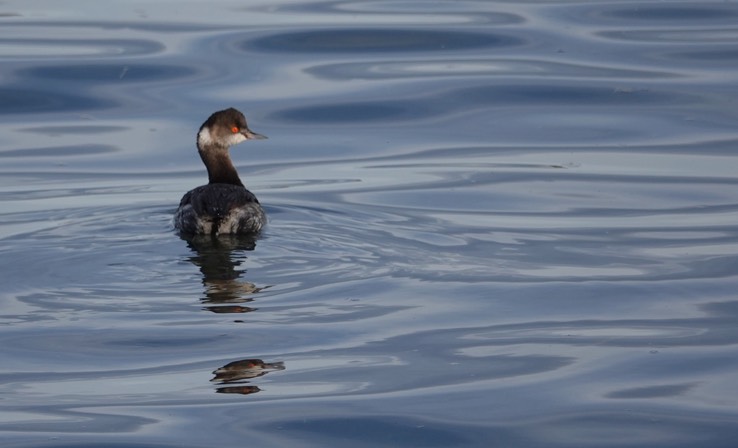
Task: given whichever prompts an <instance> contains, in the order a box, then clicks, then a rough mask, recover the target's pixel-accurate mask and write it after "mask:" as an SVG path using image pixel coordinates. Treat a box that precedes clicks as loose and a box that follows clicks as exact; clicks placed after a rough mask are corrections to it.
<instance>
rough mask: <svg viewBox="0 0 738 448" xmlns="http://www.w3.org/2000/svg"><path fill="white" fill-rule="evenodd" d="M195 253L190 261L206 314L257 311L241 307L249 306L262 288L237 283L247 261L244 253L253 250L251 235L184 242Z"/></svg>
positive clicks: (254, 242)
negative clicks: (198, 278) (201, 289)
mask: <svg viewBox="0 0 738 448" xmlns="http://www.w3.org/2000/svg"><path fill="white" fill-rule="evenodd" d="M183 239H184V240H185V241H187V245H188V246H189V248H190V249H191V250H192V251H193V252H194V255H192V256H191V257H190V258H189V260H190V261H191V262H192V263H193V264H194V265H196V266H197V267H198V268H200V272H201V273H202V284H203V287H204V293H205V297H204V298H203V299H202V302H203V304H206V305H208V306H206V307H205V309H206V310H208V311H211V312H213V313H248V312H251V311H254V310H255V309H256V308H252V307H249V306H245V305H243V304H244V303H248V302H252V301H253V300H254V299H253V298H252V297H251V295H253V294H256V293H258V292H259V291H261V290H263V289H264V288H260V287H257V286H256V285H255V284H253V283H251V282H247V281H243V280H241V279H240V277H241V275H242V274H243V273H244V272H245V271H244V270H243V269H239V267H240V266H241V264H242V263H243V262H244V260H246V256H245V255H244V252H246V251H252V250H254V248H255V247H256V237H255V236H252V235H218V236H217V237H215V236H211V235H196V236H190V237H187V238H183Z"/></svg>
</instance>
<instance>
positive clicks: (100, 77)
mask: <svg viewBox="0 0 738 448" xmlns="http://www.w3.org/2000/svg"><path fill="white" fill-rule="evenodd" d="M196 73H197V70H196V69H194V68H192V67H186V66H172V65H144V64H85V65H74V64H63V65H52V66H35V67H32V68H27V69H23V70H20V71H18V75H20V76H21V77H23V78H25V79H31V80H33V79H36V80H40V81H64V82H75V83H84V84H85V85H88V84H89V83H90V82H94V83H120V82H152V81H171V80H175V79H179V78H185V77H190V76H193V75H194V74H196Z"/></svg>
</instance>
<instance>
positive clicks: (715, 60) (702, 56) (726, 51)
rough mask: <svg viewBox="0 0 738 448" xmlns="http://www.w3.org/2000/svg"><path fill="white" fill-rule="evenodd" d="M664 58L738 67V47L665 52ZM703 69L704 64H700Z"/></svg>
mask: <svg viewBox="0 0 738 448" xmlns="http://www.w3.org/2000/svg"><path fill="white" fill-rule="evenodd" d="M663 57H664V59H668V60H672V61H682V62H685V63H709V64H710V65H714V66H716V67H732V68H734V69H738V48H735V47H734V46H731V47H726V48H722V49H717V48H715V47H712V49H709V50H707V49H702V50H699V51H682V52H674V53H665V54H664V56H663ZM699 68H701V69H704V66H702V65H700V67H699Z"/></svg>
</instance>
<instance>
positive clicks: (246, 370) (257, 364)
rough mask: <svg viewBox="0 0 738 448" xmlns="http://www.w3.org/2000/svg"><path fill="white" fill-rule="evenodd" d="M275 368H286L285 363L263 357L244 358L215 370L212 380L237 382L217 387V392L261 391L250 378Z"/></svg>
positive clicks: (245, 392) (244, 393) (224, 382)
mask: <svg viewBox="0 0 738 448" xmlns="http://www.w3.org/2000/svg"><path fill="white" fill-rule="evenodd" d="M275 370H284V363H282V362H272V363H266V362H264V361H262V360H261V359H242V360H240V361H233V362H230V363H228V364H226V365H224V366H223V367H221V368H219V369H217V370H215V371H213V374H215V377H213V379H211V380H210V381H212V382H217V383H219V384H237V385H232V386H231V385H229V386H223V387H219V388H218V389H216V392H218V393H221V394H242V395H247V394H253V393H256V392H259V391H260V390H261V389H259V387H258V386H253V385H250V384H248V383H249V381H248V380H251V379H253V378H258V377H260V376H264V375H266V374H267V373H269V372H273V371H275Z"/></svg>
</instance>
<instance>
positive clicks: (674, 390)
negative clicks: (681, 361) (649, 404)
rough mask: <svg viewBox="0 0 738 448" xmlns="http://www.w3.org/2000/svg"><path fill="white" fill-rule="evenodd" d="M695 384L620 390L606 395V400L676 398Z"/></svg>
mask: <svg viewBox="0 0 738 448" xmlns="http://www.w3.org/2000/svg"><path fill="white" fill-rule="evenodd" d="M696 386H697V384H693V383H691V384H667V385H657V386H642V387H635V388H633V389H622V390H618V391H614V392H610V393H609V394H607V395H606V397H607V398H631V399H645V398H663V397H677V396H680V395H684V394H686V393H688V392H689V391H690V390H692V389H694V388H695V387H696Z"/></svg>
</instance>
